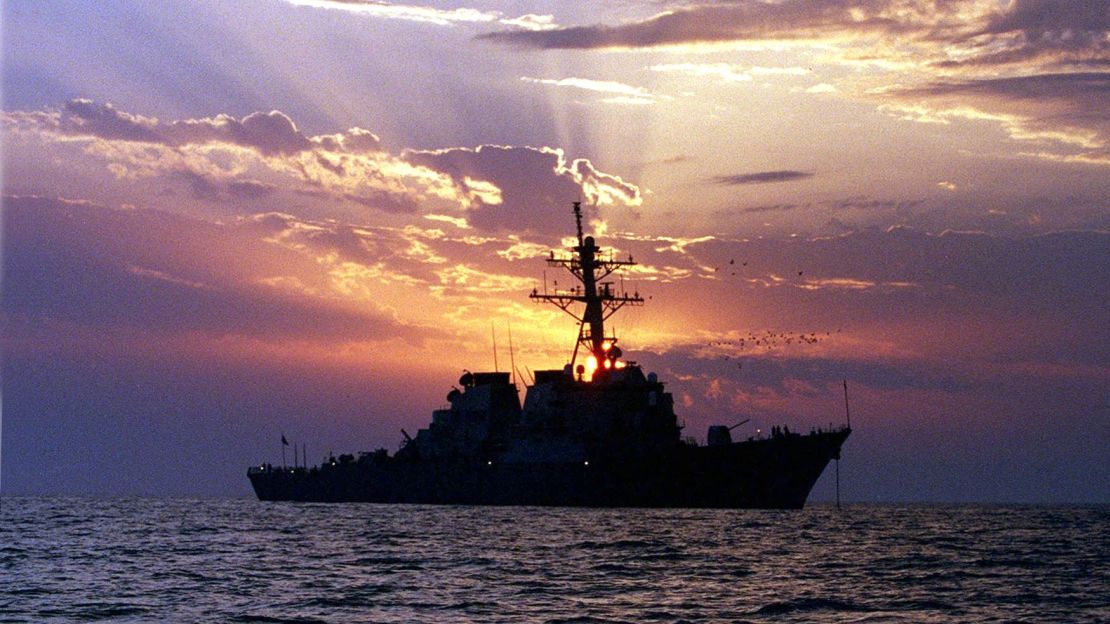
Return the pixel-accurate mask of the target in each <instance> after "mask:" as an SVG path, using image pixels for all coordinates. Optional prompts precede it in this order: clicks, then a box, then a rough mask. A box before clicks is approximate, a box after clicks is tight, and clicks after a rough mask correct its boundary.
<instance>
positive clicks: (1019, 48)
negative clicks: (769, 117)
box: [479, 0, 1110, 164]
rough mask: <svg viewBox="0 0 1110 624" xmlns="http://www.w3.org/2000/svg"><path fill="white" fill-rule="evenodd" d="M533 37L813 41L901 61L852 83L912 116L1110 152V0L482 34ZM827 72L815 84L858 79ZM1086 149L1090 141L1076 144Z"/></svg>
mask: <svg viewBox="0 0 1110 624" xmlns="http://www.w3.org/2000/svg"><path fill="white" fill-rule="evenodd" d="M479 38H480V39H484V40H487V41H491V42H496V43H504V44H510V45H515V46H520V47H526V48H532V49H541V50H544V49H639V48H657V47H668V46H694V47H696V46H699V45H711V46H715V45H719V44H746V45H757V46H781V45H784V44H787V45H792V46H798V47H806V48H808V49H810V50H812V51H813V53H814V54H817V55H819V56H818V59H819V62H821V63H823V64H840V65H846V66H849V67H859V66H867V67H868V68H870V70H871V71H876V70H877V71H884V70H885V71H889V72H897V73H898V77H897V78H896V79H894V80H892V81H889V82H897V83H899V84H902V85H905V86H902V87H893V88H891V87H887V88H881V87H880V88H872V89H871V90H870V92H869V93H868V92H867V87H866V86H864V82H866V81H862V82H860V83H859V86H858V87H856V91H855V92H851V93H849V94H848V95H855V96H859V97H864V98H866V97H875V96H878V97H880V98H883V99H885V100H886V103H885V104H884V107H885V108H887V109H888V110H891V111H893V112H895V113H897V114H899V115H901V116H903V117H904V118H906V119H910V120H916V121H933V122H942V123H943V122H945V121H947V120H951V119H953V118H972V119H983V120H989V121H991V122H993V123H999V124H1002V125H1003V126H1004V127H1005V128H1006V129H1007V131H1008V132H1009V134H1010V136H1011V137H1012V138H1014V139H1017V140H1024V141H1038V142H1042V143H1048V144H1050V145H1051V147H1050V148H1048V149H1042V150H1030V151H1028V152H1027V153H1029V154H1031V155H1033V156H1035V157H1039V158H1045V159H1048V160H1054V161H1058V162H1075V163H1085V164H1110V155H1108V154H1107V152H1106V149H1107V145H1108V142H1107V138H1106V125H1107V124H1106V112H1105V110H1106V106H1105V99H1106V94H1107V91H1106V86H1105V85H1106V80H1107V75H1108V74H1106V73H1105V70H1106V69H1107V68H1108V67H1110V10H1107V8H1106V6H1105V5H1104V3H1100V2H1073V1H1069V0H1014V1H1013V2H1009V3H1006V2H978V1H975V0H952V1H945V2H933V1H929V0H837V1H835V2H810V1H808V0H783V1H781V2H762V1H757V0H738V1H737V2H730V3H693V4H690V5H686V6H682V7H680V8H675V9H671V10H667V11H664V12H662V13H659V14H657V15H654V16H651V17H648V18H644V19H639V20H633V21H629V22H624V23H620V24H613V25H610V24H597V25H591V26H571V27H561V28H557V29H552V30H547V31H542V32H528V31H522V30H503V31H498V32H492V33H487V34H484V35H480V36H479ZM651 69H652V70H654V71H662V72H671V73H680V74H685V75H690V76H702V77H717V78H718V79H720V80H722V81H731V82H740V81H747V80H749V79H750V78H751V74H753V73H754V69H753V70H752V71H748V70H743V69H742V68H739V67H736V66H733V65H727V64H723V63H716V64H713V63H709V64H698V63H675V64H661V65H655V66H652V67H651ZM850 87H851V85H848V84H844V85H838V86H837V87H834V86H833V85H832V84H830V83H827V82H823V83H819V84H817V85H814V86H811V87H809V88H808V89H806V90H805V91H806V92H807V93H831V92H833V91H836V90H838V89H840V90H843V89H845V88H850ZM1077 149H1081V150H1083V151H1080V152H1077V151H1076V150H1077Z"/></svg>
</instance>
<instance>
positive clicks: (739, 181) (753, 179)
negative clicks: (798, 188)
mask: <svg viewBox="0 0 1110 624" xmlns="http://www.w3.org/2000/svg"><path fill="white" fill-rule="evenodd" d="M813 175H814V174H813V173H811V172H808V171H793V170H789V169H788V170H783V171H758V172H755V173H741V174H736V175H722V176H716V177H714V178H711V179H710V181H711V182H713V183H714V184H727V185H730V186H740V185H744V184H767V183H771V182H793V181H795V180H804V179H806V178H811V177H813Z"/></svg>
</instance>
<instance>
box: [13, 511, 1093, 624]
mask: <svg viewBox="0 0 1110 624" xmlns="http://www.w3.org/2000/svg"><path fill="white" fill-rule="evenodd" d="M92 620H110V621H119V622H337V623H340V622H341V623H348V622H514V623H516V622H767V621H774V622H934V621H936V622H1108V621H1110V507H1106V506H1101V507H1013V506H883V505H849V506H845V507H844V509H843V510H841V511H837V510H836V509H835V508H834V507H831V506H826V505H811V506H810V507H807V508H806V509H805V510H804V511H800V512H778V511H717V510H654V509H626V510H610V509H600V510H598V509H586V510H583V509H563V508H560V509H546V508H491V507H435V506H404V505H397V506H390V505H369V504H348V505H316V504H296V503H262V502H258V501H255V500H247V499H224V500H221V499H197V500H191V499H96V498H21V497H5V498H0V621H3V622H72V621H92Z"/></svg>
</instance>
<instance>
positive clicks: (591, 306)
mask: <svg viewBox="0 0 1110 624" xmlns="http://www.w3.org/2000/svg"><path fill="white" fill-rule="evenodd" d="M574 220H575V224H576V226H577V232H578V245H577V246H576V247H572V248H571V251H572V252H573V253H572V255H571V256H569V257H567V256H556V255H555V252H554V251H552V252H551V255H550V256H548V258H547V263H548V264H549V265H551V266H558V267H562V268H564V269H566V270H567V271H569V272H570V274H571V275H573V276H574V277H575V279H577V280H578V281H579V282H580V284H581V285H579V286H575V287H574V288H572V289H569V290H555V291H553V292H551V293H549V292H548V291H547V283H546V280H545V283H544V291H543V292H542V293H541V292H539V291H538V290H535V289H533V290H532V294H531V295H530V297H531V298H532V299H533V300H536V301H546V302H549V303H552V304H554V305H555V306H556V307H558V308H560V309H561V310H563V311H564V312H566V313H567V314H569V315H570V316H572V317H574V320H576V321H578V342H577V343H575V345H574V355H573V356H572V357H571V360H570V363H571V366H573V365H574V363H575V361H576V360H577V359H578V349H579V347H582V348H584V349H585V350H586V351H587V352H588V353H590V354H591V355H593V356H594V359H595V360H596V362H597V364H598V370H599V371H600V370H603V369H602V368H601V365H602V363H603V362H605V361H606V358H607V357H608V354H607V353H606V351H607V350H610V349H612V347H613V345H615V344H616V342H617V337H616V335H612V336H606V335H605V321H606V320H608V319H609V317H610V316H613V314H614V313H615V312H616V311H617V310H619V309H621V308H623V307H624V306H626V305H643V303H644V300H643V298H642V297H640V293H638V292H634V293H632V294H631V295H629V294H628V293H627V292H624V290H623V288H622V289H621V290H620V291H619V292H618V291H616V290H614V288H613V283H612V282H607V281H605V278H607V277H609V275H611V274H612V273H613V272H614V271H616V270H617V269H620V268H622V267H627V266H634V265H636V264H637V263H636V262H634V261H633V260H632V256H631V255H629V256H628V260H616V259H614V258H613V256H612V254H611V253H610V255H609V256H608V257H604V256H601V255H600V254H599V252H600V251H601V249H600V248H599V247H598V246H597V245H596V244H595V243H594V237H592V236H586V237H585V238H583V236H582V202H574ZM576 303H584V304H585V305H586V307H585V310H583V311H582V313H581V314H579V313H578V312H577V311H575V310H572V309H571V306H573V305H575V304H576ZM606 343H608V344H606ZM617 353H619V351H618V352H617Z"/></svg>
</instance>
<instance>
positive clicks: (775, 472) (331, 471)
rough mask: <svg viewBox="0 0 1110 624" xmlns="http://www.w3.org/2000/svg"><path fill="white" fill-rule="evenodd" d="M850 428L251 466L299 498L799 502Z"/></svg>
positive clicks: (267, 482)
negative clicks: (653, 451) (609, 455)
mask: <svg viewBox="0 0 1110 624" xmlns="http://www.w3.org/2000/svg"><path fill="white" fill-rule="evenodd" d="M850 433H851V431H850V430H849V429H846V428H845V429H840V430H836V431H831V432H817V433H812V434H810V435H797V434H788V435H782V436H778V437H774V438H769V439H758V440H749V441H744V442H735V443H731V444H726V445H718V446H693V445H685V444H683V445H681V446H679V447H676V448H675V449H673V450H672V451H670V452H666V453H663V454H660V455H657V456H652V457H643V458H621V459H611V460H608V461H606V460H601V459H594V460H586V461H580V462H579V461H576V462H573V463H571V462H535V463H507V462H498V461H494V460H486V461H472V460H469V461H468V460H456V461H447V460H443V461H419V460H418V461H405V460H403V459H396V458H384V457H383V458H380V459H374V458H373V457H372V456H370V455H366V456H363V458H361V459H360V460H358V461H354V460H349V461H346V462H343V463H339V462H336V463H334V464H333V463H326V464H324V465H323V466H320V467H319V468H313V469H312V470H311V471H309V470H305V469H303V468H297V469H288V468H287V469H282V468H265V467H255V468H252V469H251V471H250V474H249V476H250V481H251V485H252V486H253V487H254V491H255V493H256V494H257V495H258V498H259V499H261V500H267V501H304V502H369V503H422V504H458V505H545V506H584V507H718V508H772V509H800V508H802V506H803V505H804V504H805V502H806V498H807V497H808V496H809V492H810V490H811V489H812V488H813V485H814V483H816V482H817V479H818V477H820V476H821V473H822V471H823V470H824V469H825V466H826V465H827V464H828V462H829V461H830V460H833V459H837V458H839V454H840V446H841V444H843V442H844V440H845V439H846V438H847V437H848V435H849V434H850Z"/></svg>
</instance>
